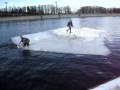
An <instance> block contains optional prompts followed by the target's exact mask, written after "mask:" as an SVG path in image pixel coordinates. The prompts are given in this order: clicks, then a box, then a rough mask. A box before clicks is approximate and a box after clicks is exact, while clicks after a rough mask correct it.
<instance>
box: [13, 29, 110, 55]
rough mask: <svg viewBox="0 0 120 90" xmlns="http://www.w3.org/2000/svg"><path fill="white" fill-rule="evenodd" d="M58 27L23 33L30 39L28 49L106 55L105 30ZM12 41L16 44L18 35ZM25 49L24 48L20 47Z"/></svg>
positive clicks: (18, 39) (107, 52)
mask: <svg viewBox="0 0 120 90" xmlns="http://www.w3.org/2000/svg"><path fill="white" fill-rule="evenodd" d="M67 29H68V28H67V27H65V28H58V29H55V30H49V31H44V32H39V33H34V34H28V35H23V36H24V37H27V38H29V39H30V46H29V48H27V49H29V50H35V51H48V52H57V53H72V54H92V55H108V54H109V53H110V50H109V49H108V48H107V47H106V46H105V45H104V37H105V34H106V32H105V31H102V30H95V29H90V28H80V29H75V28H72V33H71V34H70V33H69V32H67V31H66V30H67ZM12 42H13V43H14V44H16V45H17V44H18V43H19V42H20V37H19V36H17V37H13V38H12ZM22 49H25V48H22Z"/></svg>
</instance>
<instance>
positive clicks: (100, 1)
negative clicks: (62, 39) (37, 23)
mask: <svg viewBox="0 0 120 90" xmlns="http://www.w3.org/2000/svg"><path fill="white" fill-rule="evenodd" d="M5 2H8V4H7V6H8V7H9V6H15V7H18V6H20V7H22V6H32V5H36V6H37V5H48V4H53V5H56V4H55V2H57V6H58V7H62V6H67V5H69V6H70V7H71V9H72V11H75V10H78V9H79V8H80V7H82V6H103V7H105V8H113V7H116V8H119V7H120V0H0V8H5V6H6V5H5Z"/></svg>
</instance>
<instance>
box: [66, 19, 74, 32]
mask: <svg viewBox="0 0 120 90" xmlns="http://www.w3.org/2000/svg"><path fill="white" fill-rule="evenodd" d="M67 26H68V27H69V29H68V30H70V33H71V27H73V23H72V20H70V21H69V22H68V24H67ZM68 30H67V32H68Z"/></svg>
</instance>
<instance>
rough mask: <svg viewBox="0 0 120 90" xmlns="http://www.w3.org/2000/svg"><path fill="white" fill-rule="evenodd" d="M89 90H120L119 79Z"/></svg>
mask: <svg viewBox="0 0 120 90" xmlns="http://www.w3.org/2000/svg"><path fill="white" fill-rule="evenodd" d="M89 90H120V77H118V78H116V79H114V80H111V81H109V82H107V83H104V84H102V85H100V86H98V87H96V88H93V89H89Z"/></svg>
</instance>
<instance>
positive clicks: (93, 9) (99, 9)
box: [77, 6, 120, 14]
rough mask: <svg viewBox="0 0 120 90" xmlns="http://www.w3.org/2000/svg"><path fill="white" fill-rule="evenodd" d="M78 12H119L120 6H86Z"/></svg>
mask: <svg viewBox="0 0 120 90" xmlns="http://www.w3.org/2000/svg"><path fill="white" fill-rule="evenodd" d="M77 13H79V14H119V13H120V8H104V7H100V6H84V7H81V8H80V9H79V10H78V11H77Z"/></svg>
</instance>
